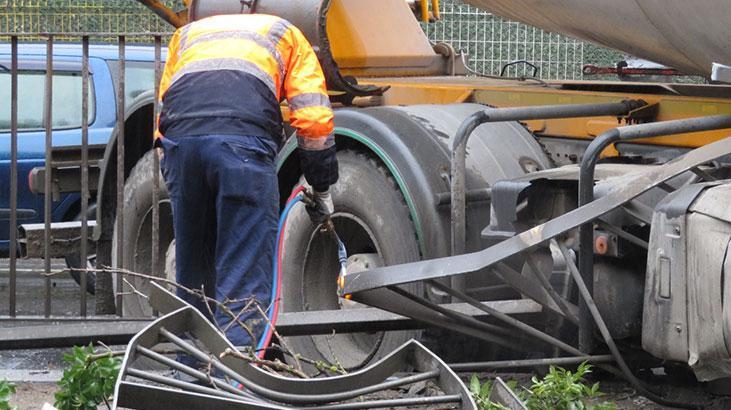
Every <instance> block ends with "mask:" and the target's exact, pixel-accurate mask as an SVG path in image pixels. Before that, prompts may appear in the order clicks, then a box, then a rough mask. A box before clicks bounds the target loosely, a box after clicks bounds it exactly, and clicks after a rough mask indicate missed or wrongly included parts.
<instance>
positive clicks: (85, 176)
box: [79, 36, 89, 317]
mask: <svg viewBox="0 0 731 410" xmlns="http://www.w3.org/2000/svg"><path fill="white" fill-rule="evenodd" d="M81 49H82V51H81V54H82V57H81V244H80V245H81V249H80V250H79V253H80V256H79V261H80V262H81V263H82V266H80V267H81V268H85V267H86V260H87V256H88V249H87V237H88V232H87V230H88V224H89V220H88V215H87V213H88V210H89V124H88V118H89V37H86V36H84V37H82V39H81ZM86 276H87V275H86V272H79V277H80V278H81V280H80V284H79V285H80V286H79V305H80V306H79V314H80V315H81V316H82V317H85V316H86V314H87V309H86V288H87V283H86Z"/></svg>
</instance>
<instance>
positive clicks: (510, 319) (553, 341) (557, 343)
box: [429, 280, 586, 356]
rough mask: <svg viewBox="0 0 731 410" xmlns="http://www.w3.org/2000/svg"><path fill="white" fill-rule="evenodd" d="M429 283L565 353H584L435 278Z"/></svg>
mask: <svg viewBox="0 0 731 410" xmlns="http://www.w3.org/2000/svg"><path fill="white" fill-rule="evenodd" d="M429 284H430V285H432V286H434V287H436V288H437V289H439V290H441V291H442V292H445V293H448V294H449V295H450V296H453V297H455V298H457V299H460V300H462V301H463V302H466V303H469V304H470V305H472V306H474V307H476V308H477V309H480V310H482V311H483V312H485V313H487V314H489V315H492V316H493V317H495V318H496V319H498V320H500V321H502V322H504V323H506V324H508V325H510V326H513V327H514V328H516V329H519V330H522V331H523V332H525V333H527V334H529V335H531V336H533V337H535V338H536V339H539V340H542V341H544V342H546V343H548V344H550V345H552V346H556V347H557V348H559V349H561V350H563V351H564V352H567V353H569V354H573V355H577V356H585V355H586V354H585V353H584V352H582V351H580V350H579V349H577V348H575V347H573V346H571V345H570V344H568V343H565V342H564V341H562V340H560V339H557V338H555V337H553V336H551V335H549V334H547V333H544V332H542V331H540V330H538V329H536V328H534V327H532V326H530V325H527V324H525V323H523V322H521V321H520V320H518V319H515V318H513V317H510V316H509V315H506V314H505V313H502V312H499V311H497V310H495V309H492V308H489V307H487V306H485V305H483V304H482V303H480V302H479V301H478V300H477V299H475V298H473V297H470V296H468V295H466V294H465V293H462V292H460V291H459V290H456V289H452V288H450V287H449V286H446V285H444V284H442V283H440V282H439V281H436V280H430V281H429Z"/></svg>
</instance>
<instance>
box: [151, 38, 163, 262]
mask: <svg viewBox="0 0 731 410" xmlns="http://www.w3.org/2000/svg"><path fill="white" fill-rule="evenodd" d="M161 61H162V38H161V37H160V36H155V102H154V106H153V116H152V129H153V130H155V129H156V128H157V118H158V116H159V115H160V102H159V101H158V98H157V96H158V94H159V93H160V78H161V77H162V66H161ZM153 132H154V131H153ZM152 158H153V166H152V169H153V177H152V255H151V258H150V259H151V261H150V264H151V265H152V266H151V267H150V272H152V274H153V275H158V274H160V273H161V272H158V271H157V265H158V259H159V258H160V249H159V248H160V203H159V202H160V158H159V157H158V155H157V153H156V152H154V148H153V155H152Z"/></svg>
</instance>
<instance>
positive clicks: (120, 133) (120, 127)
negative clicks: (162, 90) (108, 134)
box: [112, 36, 126, 316]
mask: <svg viewBox="0 0 731 410" xmlns="http://www.w3.org/2000/svg"><path fill="white" fill-rule="evenodd" d="M125 43H126V38H125V36H119V72H118V73H117V74H118V77H119V79H118V84H117V181H116V187H117V191H116V192H117V211H116V213H115V218H116V226H117V232H116V235H117V238H116V239H117V249H116V250H115V251H116V252H117V265H118V266H124V265H123V263H124V262H123V261H124V213H123V212H124V119H125V118H124V116H125V107H124V104H125V101H124V100H125V98H124V97H125V95H124V93H125V89H124V75H125V71H126V70H125ZM112 280H115V281H116V283H117V294H116V295H115V299H116V307H117V315H118V316H122V303H123V302H122V295H121V293H122V275H116V278H114V277H113V278H112Z"/></svg>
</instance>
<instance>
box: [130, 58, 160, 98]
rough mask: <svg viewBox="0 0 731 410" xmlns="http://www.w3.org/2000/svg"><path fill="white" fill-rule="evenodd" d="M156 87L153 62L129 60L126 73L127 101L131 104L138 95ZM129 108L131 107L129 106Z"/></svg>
mask: <svg viewBox="0 0 731 410" xmlns="http://www.w3.org/2000/svg"><path fill="white" fill-rule="evenodd" d="M154 89H155V68H154V66H153V65H151V64H144V63H136V62H128V63H127V67H126V70H125V73H124V94H125V102H126V103H127V104H129V103H130V102H132V101H133V100H134V99H135V98H137V96H138V95H140V94H142V93H143V92H145V91H150V90H154ZM127 108H129V107H127Z"/></svg>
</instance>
